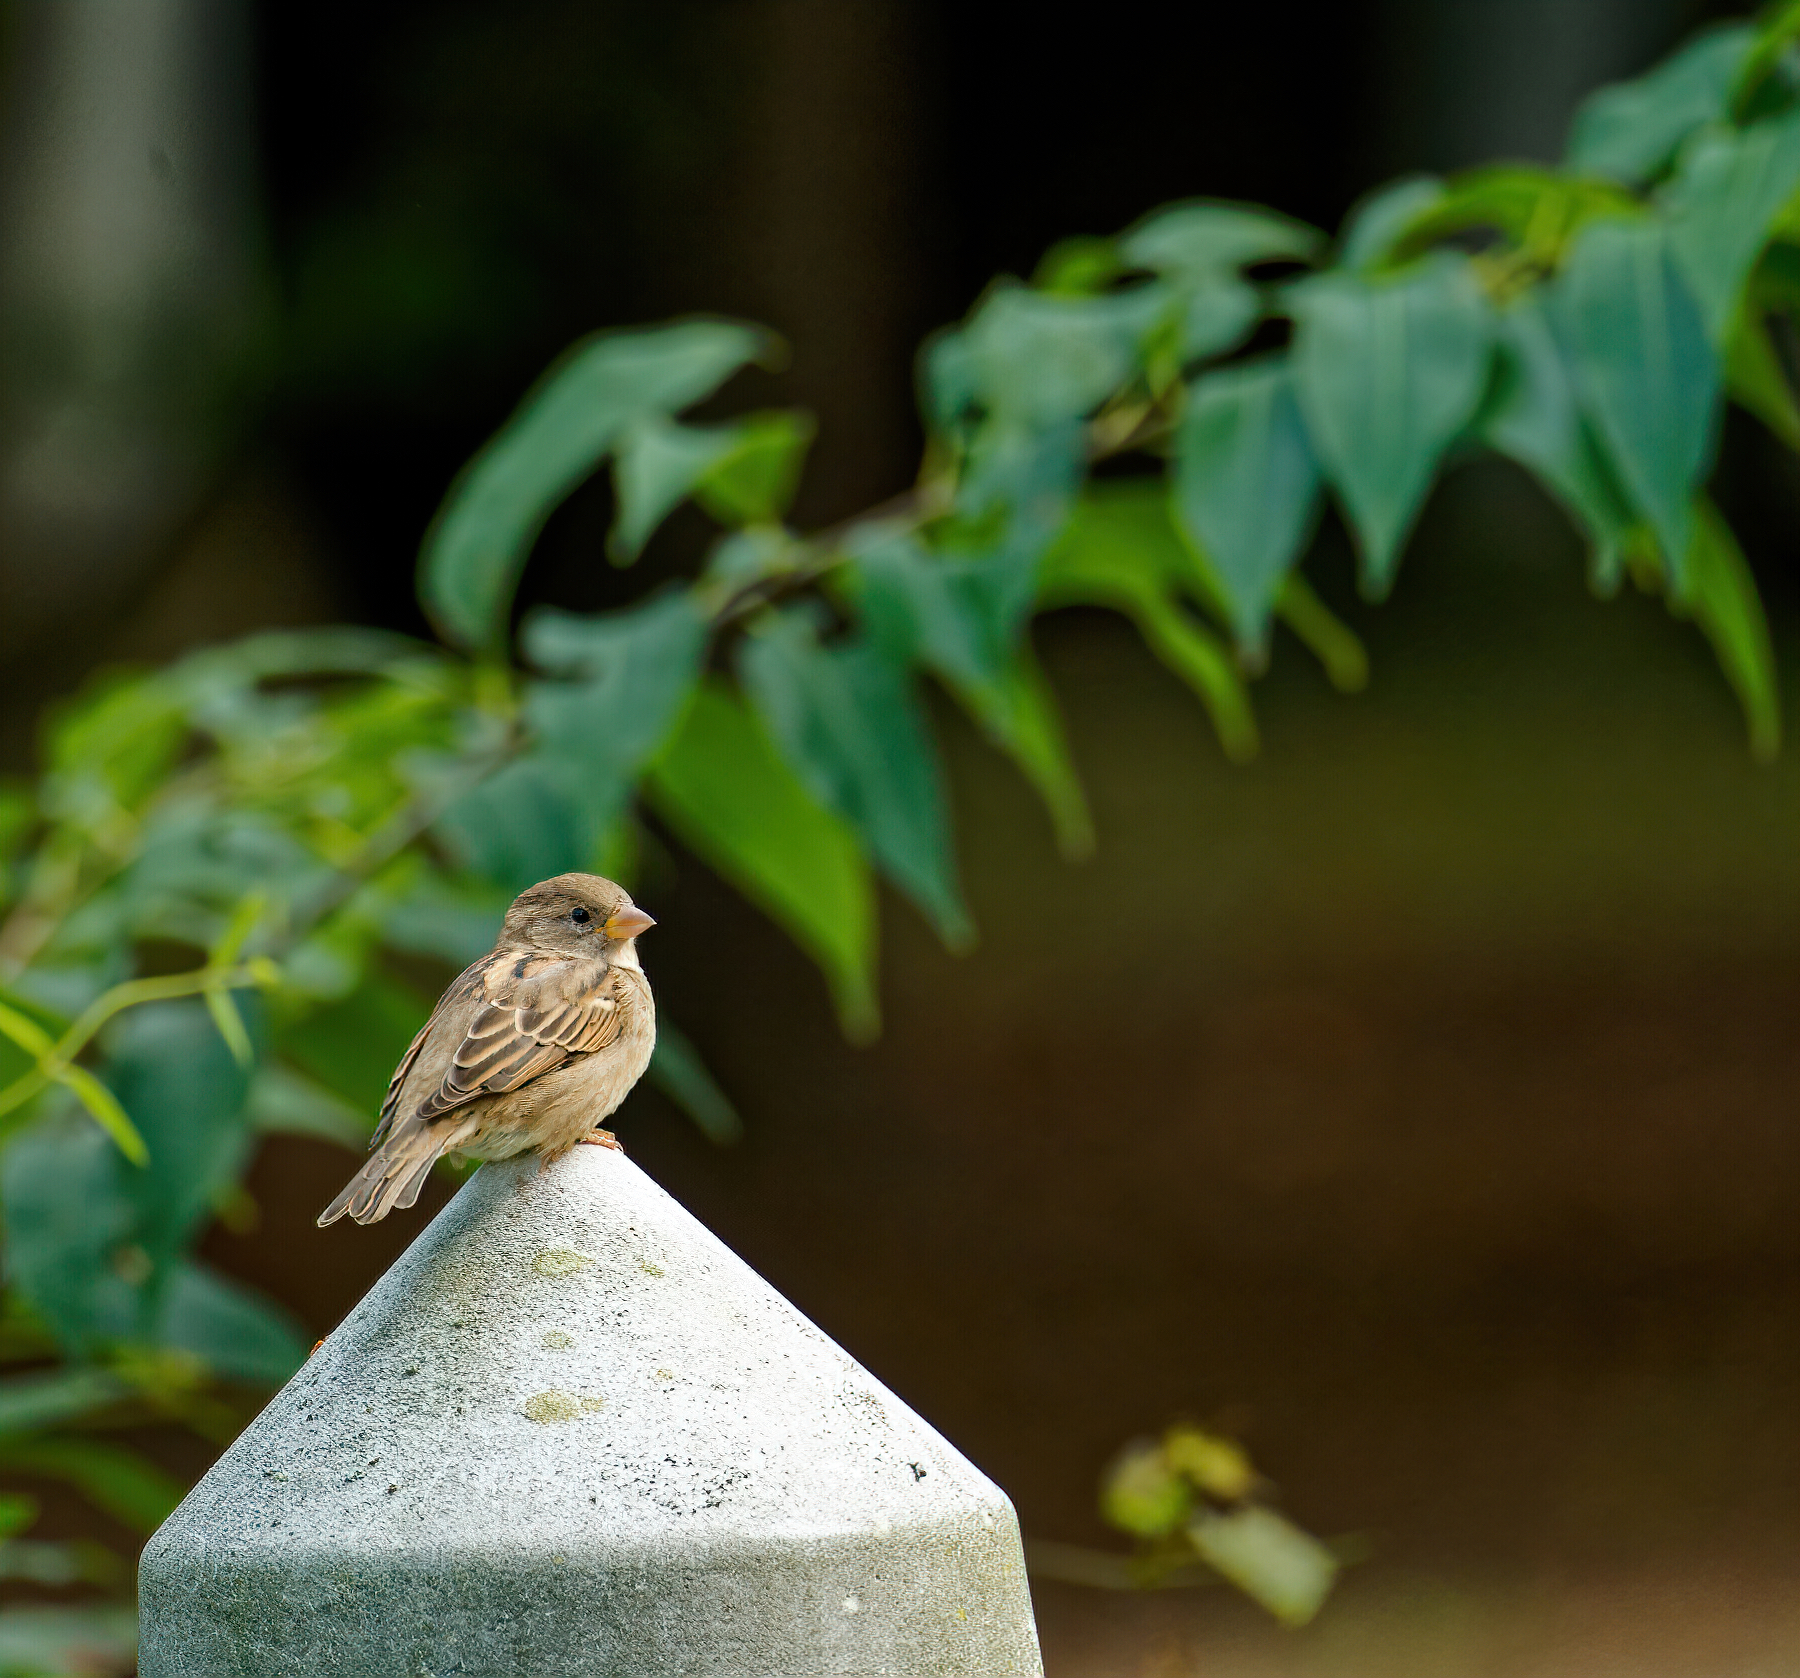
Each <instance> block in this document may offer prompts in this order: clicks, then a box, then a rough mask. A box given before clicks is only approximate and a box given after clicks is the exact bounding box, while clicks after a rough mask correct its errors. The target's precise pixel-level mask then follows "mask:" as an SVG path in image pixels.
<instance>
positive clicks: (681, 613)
mask: <svg viewBox="0 0 1800 1678" xmlns="http://www.w3.org/2000/svg"><path fill="white" fill-rule="evenodd" d="M708 632H709V625H708V622H707V619H706V617H705V616H704V615H703V614H702V612H701V611H700V608H699V606H698V605H697V604H696V602H695V599H694V596H693V594H692V593H691V592H690V591H687V590H683V589H676V590H672V591H670V592H669V593H667V594H664V595H662V596H660V597H659V598H657V599H654V600H651V601H649V602H647V603H646V604H644V605H641V606H636V607H633V608H632V609H631V610H629V611H624V612H611V613H608V614H606V615H605V616H603V617H592V618H583V617H575V616H573V615H572V614H570V613H568V612H558V611H542V612H538V613H536V614H534V615H533V617H532V619H531V621H530V622H529V623H528V624H527V625H526V626H525V637H524V639H525V652H526V655H527V656H528V657H529V658H530V659H531V660H532V662H533V663H535V664H536V665H538V666H539V667H540V668H541V669H544V670H547V671H550V672H553V673H554V674H556V675H559V676H562V677H564V678H566V680H563V681H559V682H536V683H533V684H532V687H531V689H530V691H529V693H528V695H527V698H526V702H525V715H526V719H527V721H528V722H529V723H530V725H531V727H532V729H533V731H534V732H535V733H536V734H537V735H538V737H539V738H540V740H542V742H543V744H544V748H545V750H546V751H547V752H548V753H549V754H550V755H552V756H553V757H554V758H555V759H556V760H557V761H558V762H560V763H563V764H566V765H567V766H569V767H570V768H571V769H572V770H573V771H574V772H575V773H576V774H577V775H578V776H579V777H580V780H581V782H582V784H583V785H584V786H585V787H586V788H587V801H588V803H589V806H590V810H591V815H592V819H593V820H594V821H595V824H596V827H604V826H607V825H610V823H611V822H612V820H613V819H614V818H615V817H616V816H617V814H618V812H619V810H620V809H621V808H622V807H623V805H624V802H625V798H626V796H627V794H628V793H629V791H630V788H631V784H632V782H633V781H634V780H635V779H636V778H637V773H638V771H639V769H641V768H642V767H643V765H644V763H645V762H646V761H648V760H649V759H650V758H651V757H652V756H654V755H655V753H656V752H657V751H658V750H660V748H661V747H662V745H663V742H664V741H666V740H667V739H668V737H669V733H670V731H671V730H672V729H673V728H674V726H675V724H676V721H677V720H678V718H679V717H680V715H681V708H682V706H683V704H684V703H685V702H686V700H687V697H688V695H689V693H690V692H692V690H693V686H694V683H695V682H696V681H697V680H698V678H699V675H700V664H701V660H702V659H703V658H704V656H705V653H706V641H707V635H708Z"/></svg>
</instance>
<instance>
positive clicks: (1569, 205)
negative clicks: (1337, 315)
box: [1389, 163, 1643, 263]
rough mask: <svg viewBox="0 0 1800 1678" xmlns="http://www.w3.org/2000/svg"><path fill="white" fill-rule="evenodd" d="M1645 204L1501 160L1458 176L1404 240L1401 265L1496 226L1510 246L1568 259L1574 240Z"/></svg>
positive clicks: (1617, 191) (1399, 240)
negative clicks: (1591, 225)
mask: <svg viewBox="0 0 1800 1678" xmlns="http://www.w3.org/2000/svg"><path fill="white" fill-rule="evenodd" d="M1642 208H1643V207H1642V205H1640V204H1639V203H1638V201H1637V199H1636V198H1634V197H1633V196H1632V195H1631V193H1629V192H1627V191H1626V190H1625V189H1624V188H1623V187H1620V186H1615V185H1614V184H1613V183H1612V182H1611V181H1597V180H1580V179H1571V178H1570V177H1569V176H1568V175H1565V174H1561V173H1559V172H1557V171H1556V170H1553V169H1544V168H1540V167H1538V166H1537V165H1536V164H1529V163H1496V164H1490V165H1488V166H1486V167H1483V168H1479V169H1467V170H1464V171H1463V172H1462V173H1461V174H1458V175H1456V176H1454V177H1453V178H1452V179H1451V180H1450V181H1449V183H1448V184H1447V186H1446V187H1445V189H1444V191H1443V193H1442V195H1441V196H1439V197H1436V198H1433V199H1429V200H1428V201H1427V202H1426V203H1425V205H1424V208H1423V209H1421V210H1420V211H1418V212H1417V213H1416V214H1415V215H1413V217H1412V218H1411V220H1409V221H1408V222H1407V223H1406V225H1405V227H1404V229H1403V230H1402V231H1401V232H1400V233H1399V234H1398V236H1397V237H1391V239H1390V244H1389V252H1390V255H1391V257H1392V259H1393V260H1396V261H1406V260H1409V259H1410V258H1412V257H1416V256H1420V255H1423V254H1424V252H1425V251H1427V250H1429V249H1430V248H1431V246H1433V245H1434V244H1437V243H1439V242H1441V241H1443V240H1445V239H1451V238H1454V237H1456V236H1457V235H1458V234H1462V233H1469V232H1474V231H1476V230H1478V229H1482V228H1493V229H1494V230H1495V231H1497V232H1499V233H1501V234H1502V235H1504V236H1505V238H1506V240H1507V241H1508V243H1510V244H1512V245H1513V246H1515V247H1518V248H1520V249H1522V250H1525V251H1527V252H1529V253H1530V254H1531V255H1532V256H1533V257H1534V258H1536V259H1540V260H1543V261H1546V262H1552V263H1553V262H1555V261H1557V260H1559V259H1560V256H1561V252H1562V248H1563V246H1564V245H1565V244H1566V243H1567V242H1568V240H1569V238H1570V236H1571V235H1572V234H1574V232H1575V231H1576V230H1577V229H1578V228H1580V227H1583V226H1585V225H1586V224H1587V223H1588V222H1590V221H1592V220H1594V219H1595V218H1596V217H1598V216H1617V215H1628V216H1635V215H1639V214H1641V213H1642Z"/></svg>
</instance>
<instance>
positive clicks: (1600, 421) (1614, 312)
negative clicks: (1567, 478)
mask: <svg viewBox="0 0 1800 1678" xmlns="http://www.w3.org/2000/svg"><path fill="white" fill-rule="evenodd" d="M1556 286H1557V291H1558V293H1559V297H1558V302H1559V305H1560V312H1559V315H1558V326H1559V328H1560V330H1561V332H1562V333H1563V335H1564V336H1565V337H1566V338H1567V340H1568V343H1569V347H1570V352H1571V359H1572V361H1573V365H1574V369H1575V375H1576V386H1577V389H1578V391H1579V392H1580V395H1581V398H1582V404H1583V406H1584V407H1585V408H1586V410H1587V412H1588V414H1589V415H1590V417H1591V418H1592V419H1593V421H1594V424H1595V427H1596V429H1597V430H1598V431H1599V434H1600V436H1601V438H1602V440H1603V441H1604V442H1605V444H1606V449H1607V453H1608V455H1609V457H1610V458H1611V460H1612V461H1613V463H1614V464H1615V465H1616V466H1617V467H1618V470H1619V476H1620V479H1621V480H1622V483H1623V486H1624V488H1625V490H1626V491H1627V493H1628V494H1629V495H1630V497H1631V500H1632V503H1633V504H1634V505H1635V507H1636V508H1637V510H1638V511H1639V512H1641V513H1642V514H1643V515H1644V517H1645V518H1646V519H1647V520H1648V521H1649V524H1650V528H1651V530H1652V531H1653V532H1654V533H1655V536H1656V540H1657V542H1658V544H1659V545H1660V547H1661V548H1662V551H1663V555H1664V557H1665V559H1666V560H1667V561H1668V563H1669V567H1670V571H1671V582H1672V584H1673V586H1674V588H1675V591H1676V593H1677V594H1679V593H1681V592H1682V589H1683V587H1684V586H1685V585H1684V578H1683V566H1682V562H1683V560H1684V558H1685V556H1686V554H1687V549H1688V537H1689V529H1690V524H1691V516H1690V506H1691V497H1692V493H1693V489H1694V486H1695V485H1696V484H1698V483H1699V481H1700V479H1701V476H1702V474H1703V473H1704V470H1705V467H1706V463H1707V460H1708V458H1709V456H1710V454H1711V451H1712V444H1713V438H1714V434H1715V431H1716V419H1717V412H1718V405H1719V364H1718V359H1717V357H1716V356H1715V355H1714V354H1713V350H1712V346H1711V345H1710V344H1709V343H1708V342H1707V337H1706V329H1705V326H1704V325H1703V323H1702V321H1701V318H1700V311H1699V308H1698V307H1697V305H1696V304H1695V302H1694V300H1693V297H1692V295H1691V294H1690V293H1689V291H1688V289H1687V287H1686V286H1685V285H1684V284H1683V283H1682V280H1681V276H1680V275H1679V273H1677V271H1676V269H1675V265H1674V263H1673V262H1672V261H1671V260H1670V258H1669V253H1668V249H1667V240H1666V237H1665V235H1664V234H1663V232H1662V230H1661V229H1660V228H1659V227H1657V226H1656V225H1655V224H1653V223H1650V222H1624V221H1600V222H1595V223H1593V224H1592V225H1591V226H1590V227H1588V228H1587V229H1586V230H1585V231H1583V233H1582V234H1581V236H1580V238H1579V239H1577V241H1576V243H1575V248H1574V251H1573V253H1572V254H1571V256H1570V258H1569V263H1568V266H1567V268H1566V269H1565V271H1564V272H1563V274H1562V275H1561V276H1560V277H1559V279H1558V280H1557V282H1556Z"/></svg>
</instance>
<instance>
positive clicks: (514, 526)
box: [419, 321, 768, 650]
mask: <svg viewBox="0 0 1800 1678" xmlns="http://www.w3.org/2000/svg"><path fill="white" fill-rule="evenodd" d="M767 342H768V339H767V335H766V334H765V333H763V332H762V331H760V330H759V329H758V328H755V327H750V326H742V325H738V324H736V323H735V322H731V321H685V322H682V323H680V324H678V325H674V326H664V327H657V328H653V329H648V330H640V331H631V332H611V333H602V334H599V335H598V336H596V337H593V338H588V339H585V340H583V342H581V343H579V344H577V345H576V346H575V347H574V349H572V350H570V351H569V352H568V353H567V354H566V355H565V356H564V357H563V358H562V359H561V360H560V361H559V362H557V364H556V365H555V366H554V367H552V368H551V370H550V371H549V372H548V373H547V374H546V375H545V376H544V378H543V379H542V380H541V381H540V382H539V383H538V385H537V386H536V387H535V388H534V389H533V390H532V391H531V393H530V394H529V395H527V396H526V398H525V400H524V401H523V402H522V403H521V404H520V405H519V408H518V411H517V412H516V413H514V415H513V416H512V418H511V419H509V420H508V421H507V422H506V424H505V425H504V426H502V427H501V429H500V430H499V431H498V432H496V433H495V435H494V436H493V438H492V439H491V440H490V441H489V442H488V444H487V445H486V447H485V448H483V449H482V451H481V452H480V453H479V454H478V455H476V456H475V458H474V459H473V460H472V461H471V462H470V463H469V465H468V466H467V467H466V468H465V469H464V471H463V473H462V475H461V476H460V477H459V478H458V479H457V481H456V483H455V484H454V485H453V486H452V487H451V490H450V493H449V495H448V496H447V497H446V498H445V500H444V504H443V506H442V507H441V508H440V509H439V511H438V515H437V518H436V520H435V521H434V522H433V524H432V527H431V530H430V532H429V533H428V534H427V536H426V538H425V549H424V553H423V556H422V559H421V570H420V577H419V592H420V596H421V598H422V600H423V601H424V604H425V609H426V611H427V612H429V613H430V614H431V617H432V619H433V621H435V622H436V623H437V625H438V626H439V628H440V629H441V630H442V631H443V632H444V635H445V637H446V638H447V639H448V640H450V641H452V642H454V643H456V644H457V645H459V646H463V647H470V648H480V649H487V650H492V649H494V648H496V647H498V646H499V645H500V644H501V642H502V641H503V640H504V639H505V634H506V617H507V611H508V608H509V606H510V605H511V602H512V595H513V590H514V588H515V587H516V586H517V584H518V580H519V573H520V572H521V571H522V570H523V569H524V566H525V558H526V555H527V554H528V553H529V552H530V549H531V545H532V543H533V542H534V541H535V540H536V538H537V533H538V531H539V530H540V529H541V528H542V527H543V523H544V520H545V519H546V518H548V517H549V516H550V513H551V512H552V510H553V509H554V508H555V507H556V506H557V505H558V503H560V502H561V501H562V500H563V498H564V497H565V496H567V495H568V494H569V492H570V491H571V490H573V489H574V488H575V486H576V485H577V484H579V483H580V482H581V481H582V479H584V478H585V477H587V476H588V474H589V473H590V472H592V471H593V470H594V468H595V467H596V466H598V465H599V464H600V462H601V460H602V459H604V458H605V455H606V452H607V451H608V450H609V449H610V448H612V447H613V445H614V444H615V443H616V442H617V440H618V438H619V435H620V433H621V432H623V431H624V429H625V428H626V427H627V426H628V425H630V424H631V423H632V422H633V421H634V420H639V419H643V418H645V417H647V416H649V415H651V414H658V413H673V412H676V411H678V410H679V409H682V408H685V407H687V406H688V405H689V404H690V403H693V402H697V401H699V400H700V398H701V397H703V396H705V395H707V394H708V393H709V392H711V391H712V390H714V389H716V388H717V387H718V385H719V384H720V383H721V382H722V381H723V380H724V379H726V378H727V377H728V376H729V375H731V374H732V373H734V372H736V371H737V370H738V368H740V367H742V366H743V365H744V364H745V363H746V362H747V361H750V360H752V359H753V358H754V357H755V356H756V355H758V354H759V353H760V352H761V351H762V350H763V348H764V347H765V345H766V344H767Z"/></svg>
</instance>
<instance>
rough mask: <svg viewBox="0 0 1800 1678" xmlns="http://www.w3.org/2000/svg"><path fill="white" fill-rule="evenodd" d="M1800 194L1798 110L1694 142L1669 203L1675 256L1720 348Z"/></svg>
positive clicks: (1699, 136)
mask: <svg viewBox="0 0 1800 1678" xmlns="http://www.w3.org/2000/svg"><path fill="white" fill-rule="evenodd" d="M1797 186H1800V109H1795V110H1791V111H1786V112H1783V113H1782V114H1781V115H1780V116H1777V117H1770V118H1768V119H1766V120H1765V121H1762V122H1758V123H1755V124H1753V125H1752V126H1751V127H1749V128H1746V129H1741V130H1740V129H1708V130H1704V131H1702V132H1701V133H1699V134H1696V135H1695V136H1694V138H1693V140H1692V141H1691V142H1690V143H1689V145H1688V146H1687V147H1686V148H1684V150H1683V152H1682V155H1681V166H1680V169H1679V171H1678V172H1677V174H1676V176H1675V178H1674V180H1672V181H1671V182H1670V183H1669V186H1668V189H1667V191H1666V192H1665V194H1664V198H1665V200H1666V202H1667V205H1668V213H1669V248H1670V250H1671V251H1672V252H1673V254H1674V257H1675V260H1676V262H1677V263H1678V264H1679V265H1680V267H1681V272H1682V275H1683V277H1684V278H1685V279H1686V280H1687V283H1688V286H1689V288H1690V289H1691V290H1692V292H1693V294H1694V298H1695V300H1696V301H1697V302H1698V303H1699V305H1700V313H1701V315H1702V316H1703V317H1704V319H1705V321H1706V325H1707V331H1708V332H1709V334H1710V335H1711V337H1712V341H1713V342H1714V344H1723V343H1724V342H1725V340H1726V339H1727V337H1728V336H1729V334H1730V332H1731V328H1732V324H1733V322H1734V321H1735V320H1736V319H1737V317H1738V314H1739V311H1740V310H1741V308H1742V306H1743V292H1744V281H1745V280H1746V279H1747V278H1748V277H1749V274H1750V270H1751V269H1752V268H1753V267H1755V265H1756V259H1757V257H1758V256H1759V255H1761V253H1762V250H1763V247H1764V246H1765V245H1766V244H1767V243H1768V241H1769V234H1770V228H1771V225H1772V223H1773V222H1774V221H1775V218H1776V216H1777V215H1778V214H1779V213H1780V211H1781V209H1782V207H1783V206H1784V205H1785V204H1787V202H1788V201H1789V199H1791V198H1792V197H1793V195H1794V189H1795V188H1796V187H1797Z"/></svg>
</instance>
